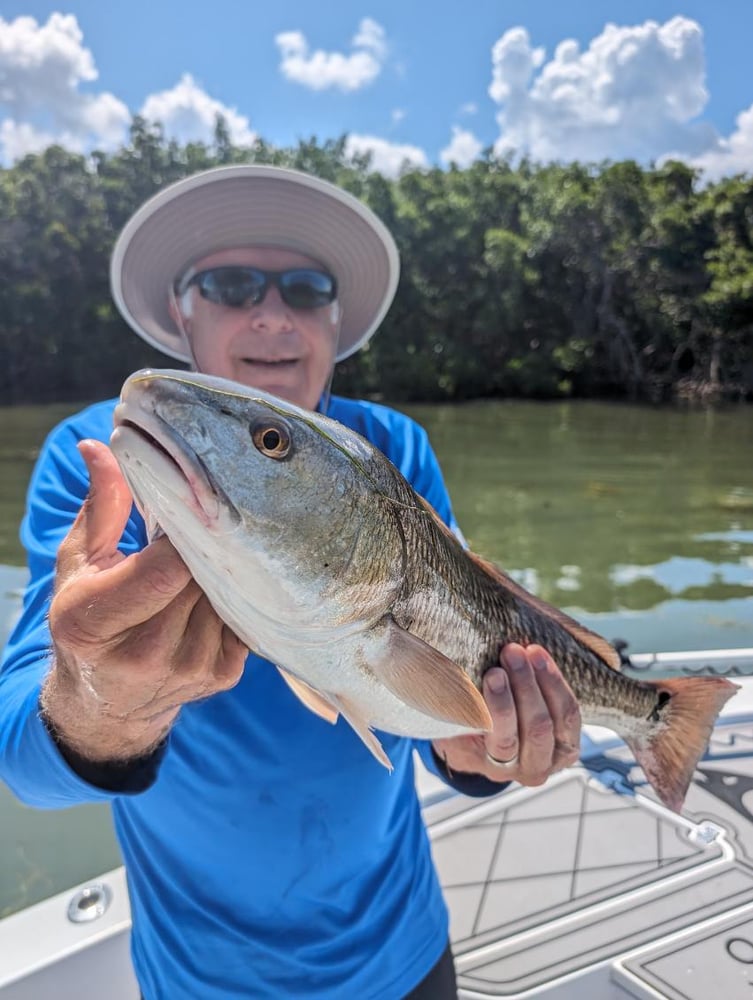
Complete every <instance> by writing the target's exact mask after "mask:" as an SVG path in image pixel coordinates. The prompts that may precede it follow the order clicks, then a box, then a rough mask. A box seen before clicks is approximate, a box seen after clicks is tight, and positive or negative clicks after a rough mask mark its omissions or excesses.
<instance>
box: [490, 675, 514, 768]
mask: <svg viewBox="0 0 753 1000" xmlns="http://www.w3.org/2000/svg"><path fill="white" fill-rule="evenodd" d="M484 701H485V702H486V704H487V707H488V709H489V714H490V715H491V717H492V731H491V732H490V733H487V735H486V737H485V741H484V742H485V745H486V752H487V753H488V754H489V756H490V757H494V759H495V760H499V761H506V760H513V759H514V758H515V757H517V755H518V750H519V746H518V716H517V712H516V711H515V701H514V699H513V696H512V691H511V690H510V682H509V680H508V678H507V674H506V673H505V671H504V670H502V668H501V667H491V668H490V669H489V670H487V672H486V674H485V675H484Z"/></svg>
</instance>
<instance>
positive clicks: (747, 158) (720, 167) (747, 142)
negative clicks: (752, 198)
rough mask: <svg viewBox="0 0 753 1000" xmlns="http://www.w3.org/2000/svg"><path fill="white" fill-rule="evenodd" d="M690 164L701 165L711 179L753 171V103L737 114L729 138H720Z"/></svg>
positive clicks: (692, 159)
mask: <svg viewBox="0 0 753 1000" xmlns="http://www.w3.org/2000/svg"><path fill="white" fill-rule="evenodd" d="M671 155H672V154H670V156H671ZM666 158H667V159H668V158H669V157H666ZM690 164H691V166H694V167H699V168H700V169H701V170H702V171H703V172H704V174H705V175H706V177H707V178H708V179H709V180H718V179H719V178H720V177H726V176H730V175H731V174H743V173H753V104H751V106H750V107H749V108H748V109H747V111H742V112H740V114H739V115H738V116H737V128H736V129H735V131H734V132H733V133H732V135H731V136H730V137H729V138H728V139H722V138H720V139H718V140H717V141H716V142H715V143H714V144H713V145H712V146H711V147H710V148H709V149H707V150H706V151H705V152H703V153H701V154H700V155H699V156H695V157H691V158H690Z"/></svg>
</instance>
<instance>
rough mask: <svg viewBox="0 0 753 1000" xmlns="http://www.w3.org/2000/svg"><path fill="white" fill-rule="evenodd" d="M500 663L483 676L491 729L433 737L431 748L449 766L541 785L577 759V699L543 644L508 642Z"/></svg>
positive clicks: (488, 775) (578, 717)
mask: <svg viewBox="0 0 753 1000" xmlns="http://www.w3.org/2000/svg"><path fill="white" fill-rule="evenodd" d="M500 664H501V666H499V667H491V668H490V669H489V670H488V671H487V673H486V675H485V677H484V691H483V693H484V700H485V701H486V704H487V705H488V707H489V711H490V713H491V717H492V722H493V728H492V731H491V732H490V733H484V734H481V735H477V736H455V737H453V738H451V739H442V740H434V741H433V746H434V750H435V752H436V753H437V755H438V756H439V757H440V759H442V760H444V762H445V764H446V765H447V767H448V768H449V770H450V771H464V772H470V773H472V774H483V775H484V776H485V777H487V778H489V779H491V780H492V781H500V782H504V781H518V782H520V784H522V785H542V784H543V783H544V782H545V781H546V779H547V778H548V777H549V776H550V775H551V774H554V772H555V771H560V770H562V768H565V767H569V766H570V765H571V764H574V763H575V762H576V761H577V760H578V756H579V751H580V709H579V708H578V702H577V701H576V700H575V695H574V694H573V692H572V690H571V689H570V686H569V685H568V683H567V681H565V679H564V677H563V676H562V674H561V673H560V671H559V669H558V667H557V665H556V664H555V662H554V660H553V659H552V658H551V656H550V655H549V654H548V653H547V652H546V650H545V649H542V648H541V646H527V647H525V648H524V647H523V646H519V645H518V644H517V643H510V644H509V645H507V646H505V647H504V648H503V650H502V652H501V654H500ZM494 760H496V761H498V762H501V763H494ZM505 762H507V763H505Z"/></svg>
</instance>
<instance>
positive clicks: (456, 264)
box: [0, 117, 753, 402]
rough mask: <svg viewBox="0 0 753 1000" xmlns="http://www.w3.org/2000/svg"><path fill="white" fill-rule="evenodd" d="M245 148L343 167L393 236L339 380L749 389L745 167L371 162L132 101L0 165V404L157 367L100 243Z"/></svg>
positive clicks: (340, 179)
mask: <svg viewBox="0 0 753 1000" xmlns="http://www.w3.org/2000/svg"><path fill="white" fill-rule="evenodd" d="M244 162H257V163H271V164H277V165H282V166H290V167H294V168H295V169H298V170H304V171H307V172H310V173H313V174H316V175H318V176H320V177H323V178H325V179H327V180H330V181H332V182H334V183H336V184H339V185H341V186H342V187H344V188H345V189H346V190H348V191H351V192H352V193H353V194H355V195H356V196H357V197H359V198H362V199H363V200H364V201H366V202H367V204H369V205H370V206H371V207H372V208H373V209H374V211H376V212H377V214H378V215H379V216H380V217H381V218H382V219H383V220H384V222H385V223H386V224H387V226H388V227H389V228H390V230H391V231H392V232H393V234H394V236H395V239H396V241H397V244H398V246H399V248H400V252H401V258H402V273H401V276H400V284H399V288H398V293H397V297H396V300H395V303H394V305H393V306H392V309H391V310H390V312H389V315H388V316H387V318H386V320H385V322H384V324H383V328H382V330H381V332H380V334H379V336H378V337H376V338H375V339H374V340H373V341H372V342H371V344H370V345H369V347H368V348H367V349H365V350H363V351H361V352H360V353H359V354H358V355H356V356H355V357H353V358H350V359H348V360H347V361H346V362H344V363H343V365H341V366H340V369H339V370H338V373H337V377H336V388H337V389H338V390H339V391H345V392H349V393H353V394H368V395H372V396H374V397H380V396H381V397H384V398H388V399H404V400H407V399H413V400H418V399H427V400H428V399H434V400H436V399H462V398H469V397H474V396H498V395H520V396H535V397H548V398H552V397H557V396H563V395H582V396H620V397H625V398H635V399H649V400H662V399H671V398H674V397H677V396H693V397H696V398H703V399H706V398H712V399H713V398H720V397H725V396H726V397H729V398H748V399H750V398H753V179H751V178H746V177H735V178H730V179H727V180H723V181H720V182H718V183H716V184H713V185H708V186H705V187H704V186H702V185H701V183H700V178H699V177H698V176H697V174H696V173H695V172H694V171H693V170H692V169H691V168H689V167H688V166H687V165H685V164H682V163H678V162H668V163H665V164H664V165H663V166H661V167H656V168H650V169H644V168H642V167H640V166H639V165H638V164H636V163H634V162H632V161H625V162H619V163H604V164H600V165H584V164H579V163H573V164H566V165H562V164H551V165H547V166H536V165H534V164H531V163H530V162H528V161H525V160H524V161H522V162H521V163H520V164H519V165H517V166H516V167H513V166H512V164H511V163H510V162H509V161H508V160H505V159H498V158H496V157H495V156H494V155H493V154H492V153H491V152H487V153H485V154H484V155H483V156H482V157H481V158H480V159H479V160H477V161H476V162H475V163H473V164H472V165H471V166H470V167H468V168H466V169H462V170H461V169H458V168H457V167H453V168H452V169H450V170H446V171H444V170H439V169H430V170H416V169H408V168H406V169H405V170H404V171H403V172H402V173H401V175H400V176H399V177H398V179H396V180H389V179H387V178H385V177H383V176H381V175H380V174H378V173H375V172H373V171H372V170H371V169H370V162H369V157H368V156H363V155H357V156H352V157H350V156H348V154H347V144H346V137H344V136H343V137H341V138H339V139H337V140H328V141H326V142H323V143H322V142H320V141H319V140H317V139H316V137H313V136H312V137H310V138H307V139H302V140H300V141H299V143H298V145H297V146H296V147H295V148H290V149H281V148H276V147H274V146H271V145H270V144H268V143H266V142H265V141H264V140H263V139H257V140H256V141H255V142H254V143H253V145H252V146H250V147H248V148H240V147H237V146H234V145H233V143H232V141H231V138H230V133H229V130H228V127H227V123H226V122H225V121H224V120H223V119H222V118H221V117H218V119H217V122H216V126H215V131H214V137H213V141H212V143H211V144H210V145H207V144H204V143H196V142H194V143H188V144H186V145H185V146H182V145H180V144H178V143H176V142H174V141H168V140H167V139H166V138H165V136H164V134H163V132H162V129H161V128H160V127H159V126H156V125H153V124H149V123H147V122H146V121H144V120H143V119H140V118H135V119H134V120H133V123H132V126H131V133H130V138H129V141H128V143H127V145H126V146H124V147H123V148H122V149H120V150H118V151H117V152H115V153H113V154H107V153H103V152H97V153H94V154H93V155H92V156H91V157H89V158H88V159H84V158H83V157H81V156H78V155H76V154H73V153H70V152H67V151H66V150H64V149H61V148H60V147H55V146H52V147H50V148H49V149H47V150H45V151H44V152H43V153H41V154H39V155H33V156H27V157H25V158H24V159H23V160H21V161H19V162H18V163H16V164H15V165H14V166H12V167H10V168H7V169H0V264H1V265H2V269H3V279H4V280H3V281H2V282H1V283H0V358H1V359H2V363H1V364H0V401H2V402H20V401H32V400H33V401H44V400H51V399H57V400H74V399H75V400H81V399H90V398H98V397H101V396H104V395H107V394H111V393H114V392H116V391H117V390H118V389H119V387H120V384H121V383H122V381H123V379H124V378H125V377H126V375H127V374H128V373H129V372H131V371H133V370H135V369H136V368H139V367H141V366H144V365H157V366H160V365H165V364H172V362H171V361H167V360H166V359H165V358H164V357H163V356H162V355H160V354H158V353H157V352H155V351H152V350H151V349H150V348H148V347H147V346H146V345H145V344H142V342H141V341H140V340H139V339H138V338H137V337H135V336H134V335H133V334H132V333H131V332H130V331H129V330H128V329H127V327H126V326H125V324H124V323H123V321H122V320H121V319H120V318H119V316H118V314H117V311H116V310H115V308H114V307H113V305H112V302H111V300H110V296H109V288H108V263H109V254H110V251H111V248H112V245H113V242H114V240H115V238H116V235H117V233H118V232H119V230H120V229H121V228H122V226H123V225H124V224H125V222H126V220H127V219H128V217H129V216H130V215H131V213H132V212H133V211H134V210H135V209H136V208H137V207H138V206H139V205H140V204H141V203H142V202H143V201H144V200H145V199H147V198H149V197H151V195H153V194H154V193H155V192H156V191H158V190H159V189H160V188H162V187H163V186H164V185H166V184H169V183H171V182H172V181H175V180H178V179H179V178H181V177H184V176H187V175H188V174H191V173H194V172H196V171H198V170H203V169H206V168H208V167H213V166H218V165H220V164H227V163H244Z"/></svg>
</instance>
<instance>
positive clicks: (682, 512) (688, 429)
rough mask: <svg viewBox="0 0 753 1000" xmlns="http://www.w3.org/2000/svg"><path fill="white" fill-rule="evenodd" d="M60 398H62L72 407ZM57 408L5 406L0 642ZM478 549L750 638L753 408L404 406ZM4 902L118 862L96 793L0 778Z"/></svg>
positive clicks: (564, 593) (586, 601)
mask: <svg viewBox="0 0 753 1000" xmlns="http://www.w3.org/2000/svg"><path fill="white" fill-rule="evenodd" d="M68 410H70V408H68ZM68 410H66V409H65V408H62V407H56V408H33V407H27V408H19V409H10V410H8V409H6V410H2V409H0V645H2V643H3V642H4V641H5V636H6V634H7V630H8V628H9V627H10V624H11V622H12V620H13V618H14V617H15V615H16V614H17V610H18V601H19V597H18V595H19V591H20V588H21V587H22V585H23V581H24V579H25V571H24V570H23V568H22V563H23V553H22V551H21V548H20V546H19V544H18V541H17V527H18V522H19V520H20V517H21V514H22V510H23V495H24V492H25V488H26V483H27V481H28V477H29V474H30V472H31V468H32V464H33V460H34V457H35V455H36V453H37V450H38V447H39V444H40V442H41V440H42V439H43V437H44V434H45V433H46V431H47V430H48V429H49V428H50V427H51V426H52V424H54V423H55V422H56V420H57V419H59V418H60V416H62V415H63V414H64V413H65V412H68ZM409 412H410V413H411V415H413V416H415V417H416V418H417V419H418V420H419V421H420V422H421V423H423V424H424V426H425V427H426V428H427V429H428V430H429V433H430V436H431V440H432V442H433V444H434V447H435V450H436V451H437V453H438V455H439V457H440V461H441V464H442V468H443V470H444V474H445V478H446V480H447V484H448V487H449V490H450V494H451V496H452V498H453V503H454V507H455V512H456V515H457V517H458V520H459V522H460V524H461V527H462V528H463V531H464V532H465V534H466V536H467V537H468V540H469V542H470V544H471V546H472V548H473V549H474V550H476V551H477V552H479V553H481V554H482V555H485V556H487V557H488V558H491V559H493V560H495V561H496V562H498V563H499V564H500V565H501V566H502V567H504V568H505V569H506V570H507V571H508V572H510V573H512V574H513V575H514V576H515V577H516V578H517V579H518V580H519V581H520V582H521V583H523V584H524V585H525V586H526V587H528V588H529V589H530V590H533V591H535V592H536V593H538V594H539V595H540V596H542V597H544V598H546V599H547V600H549V601H551V602H552V603H554V604H557V605H559V606H561V607H564V608H567V609H568V610H570V611H571V612H572V613H573V614H575V615H576V617H578V618H580V619H581V620H582V621H583V622H584V623H586V624H588V625H591V626H592V627H593V628H595V629H596V630H597V631H599V632H601V633H602V634H604V635H606V636H607V637H608V638H616V637H620V638H624V639H626V640H627V641H628V642H629V643H630V649H631V651H633V652H641V651H648V650H660V649H665V650H670V649H676V650H679V649H694V648H703V649H712V648H732V647H737V646H753V408H751V407H747V408H745V407H740V408H735V409H728V410H722V411H718V412H714V411H702V410H695V411H692V410H689V411H682V410H655V409H651V408H644V407H628V406H622V405H608V404H603V403H582V402H579V403H525V402H509V403H507V402H483V403H473V404H467V405H463V406H439V407H423V406H422V407H413V408H410V410H409ZM0 817H1V818H2V822H1V823H0V857H1V858H2V859H3V860H2V863H1V864H0V916H2V915H4V914H6V913H10V912H12V911H13V910H15V909H18V908H20V907H22V906H25V905H28V904H29V903H31V902H34V901H36V900H38V899H42V898H44V897H45V896H48V895H50V894H51V893H53V892H57V891H60V890H61V889H64V888H66V887H68V886H70V885H73V884H76V883H78V882H80V881H83V880H85V879H87V878H90V877H93V876H94V875H97V874H98V873H100V872H102V871H104V870H105V869H107V868H109V867H113V866H115V865H116V864H117V863H118V854H117V848H116V846H115V843H114V840H113V836H112V832H111V827H110V820H109V813H108V812H107V811H106V810H105V809H103V808H101V807H86V808H84V809H74V810H69V811H66V812H62V813H37V812H35V811H33V810H30V809H27V808H25V807H23V806H20V805H18V804H17V802H16V801H15V800H14V799H13V798H12V796H11V795H10V793H9V792H8V791H7V790H6V789H4V788H0Z"/></svg>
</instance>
